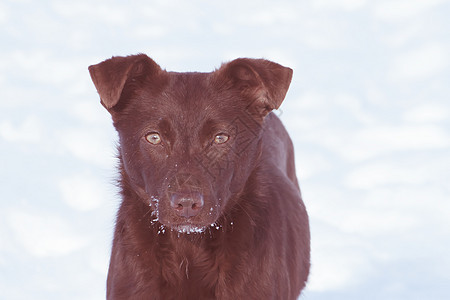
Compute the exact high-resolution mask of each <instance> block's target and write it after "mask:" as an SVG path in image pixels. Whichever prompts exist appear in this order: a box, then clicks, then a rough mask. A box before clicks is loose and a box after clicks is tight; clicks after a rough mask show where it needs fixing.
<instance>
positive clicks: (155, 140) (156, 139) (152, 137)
mask: <svg viewBox="0 0 450 300" xmlns="http://www.w3.org/2000/svg"><path fill="white" fill-rule="evenodd" d="M145 139H146V140H147V142H149V143H150V144H153V145H158V144H159V143H161V137H160V136H159V133H157V132H150V133H149V134H147V135H146V136H145Z"/></svg>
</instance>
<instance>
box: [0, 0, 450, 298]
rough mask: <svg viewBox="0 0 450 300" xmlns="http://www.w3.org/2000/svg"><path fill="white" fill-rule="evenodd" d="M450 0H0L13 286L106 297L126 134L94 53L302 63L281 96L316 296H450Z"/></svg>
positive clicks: (4, 220) (8, 258) (23, 294)
mask: <svg viewBox="0 0 450 300" xmlns="http://www.w3.org/2000/svg"><path fill="white" fill-rule="evenodd" d="M449 15H450V2H449V1H445V0H428V1H425V0H423V1H421V0H380V1H368V0H309V1H307V0H305V1H287V0H285V1H278V2H276V1H241V0H231V1H220V2H217V1H206V0H204V1H200V0H194V1H181V0H178V1H162V0H160V1H128V2H126V1H106V0H105V1H86V0H78V1H58V0H54V1H31V0H20V1H10V0H3V1H2V2H0V46H1V47H0V54H1V55H0V154H1V160H0V164H1V165H0V299H45V300H48V299H103V298H104V293H105V276H106V271H107V265H108V260H109V251H110V241H111V235H112V229H113V220H114V214H115V211H116V208H117V206H118V203H119V199H118V197H117V196H116V190H115V187H114V185H113V184H112V183H113V182H114V179H115V171H114V165H115V160H114V154H115V141H116V135H115V133H114V131H113V128H112V125H111V122H110V119H109V115H108V113H107V112H106V111H105V110H104V109H103V108H102V107H101V105H100V104H99V99H98V96H97V94H96V92H95V89H94V86H93V84H92V83H91V82H90V78H89V74H88V72H87V66H88V65H90V64H94V63H97V62H99V61H101V60H103V59H106V58H109V57H111V56H112V55H126V54H134V53H138V52H144V53H147V54H148V55H149V56H151V57H152V58H154V59H155V60H156V61H157V62H158V63H159V64H160V65H161V66H163V67H165V68H167V69H168V70H175V71H194V70H195V71H211V70H213V69H214V68H215V67H218V66H219V65H220V63H221V62H222V61H225V60H230V59H233V58H236V57H240V56H247V57H265V58H268V59H271V60H273V61H276V62H279V63H281V64H284V65H286V66H290V67H291V68H293V69H294V78H293V81H292V85H291V89H290V91H289V93H288V96H287V99H286V102H285V103H284V104H283V106H282V107H281V110H280V111H279V112H278V114H279V115H281V118H282V120H283V121H284V123H285V124H286V127H287V128H288V130H289V132H290V134H291V136H292V138H293V140H294V143H295V148H296V159H297V169H298V174H299V177H300V183H301V187H302V191H303V197H304V200H305V203H306V205H307V207H308V210H309V214H310V218H311V229H312V272H311V277H310V282H309V285H308V289H307V290H306V291H305V293H304V295H303V296H302V299H311V300H318V299H327V300H328V299H346V300H349V299H355V300H359V299H383V300H388V299H433V300H435V299H448V297H449V295H450V288H449V287H448V283H449V282H450V275H449V270H450V258H449V254H448V253H450V239H449V236H450V221H449V220H450V201H449V200H450V199H449V198H450V197H449V196H450V186H449V183H448V182H449V177H450V96H449V95H450V84H449V82H450V38H449V37H450V35H449V32H450V21H449V18H448V16H449Z"/></svg>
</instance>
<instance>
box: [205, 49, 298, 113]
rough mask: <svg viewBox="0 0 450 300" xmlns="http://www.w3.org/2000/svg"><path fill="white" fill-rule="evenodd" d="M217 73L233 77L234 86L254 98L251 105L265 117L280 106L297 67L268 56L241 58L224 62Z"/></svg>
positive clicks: (248, 98)
mask: <svg viewBox="0 0 450 300" xmlns="http://www.w3.org/2000/svg"><path fill="white" fill-rule="evenodd" d="M214 73H215V76H219V77H221V78H222V79H223V78H226V79H228V82H230V81H231V84H232V85H233V87H234V88H236V89H238V90H239V91H240V93H241V95H242V96H243V97H244V98H245V99H246V100H248V101H250V102H249V105H248V109H249V110H250V111H251V112H252V113H254V114H258V115H260V116H262V117H264V116H266V115H267V114H268V113H269V112H271V111H272V110H273V109H278V108H279V107H280V105H281V103H282V102H283V100H284V97H285V96H286V93H287V91H288V88H289V85H290V83H291V79H292V73H293V71H292V69H290V68H287V67H283V66H282V65H279V64H277V63H274V62H271V61H268V60H265V59H250V58H238V59H235V60H233V61H231V62H229V63H226V64H223V65H222V66H221V67H220V69H219V70H217V71H216V72H214ZM218 82H219V81H216V83H218Z"/></svg>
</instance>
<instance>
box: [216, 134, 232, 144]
mask: <svg viewBox="0 0 450 300" xmlns="http://www.w3.org/2000/svg"><path fill="white" fill-rule="evenodd" d="M229 138H230V136H229V135H227V134H225V133H219V134H218V135H216V136H215V137H214V143H215V144H223V143H226V142H227V141H228V139H229Z"/></svg>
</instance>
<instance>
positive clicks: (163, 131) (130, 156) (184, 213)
mask: <svg viewBox="0 0 450 300" xmlns="http://www.w3.org/2000/svg"><path fill="white" fill-rule="evenodd" d="M89 70H90V73H91V76H92V79H93V81H94V84H95V85H96V88H97V90H98V92H99V94H100V98H101V102H102V104H103V105H104V106H105V107H106V108H107V109H108V111H109V112H110V113H111V115H112V118H113V121H114V126H115V127H116V129H117V131H118V133H119V137H120V147H119V151H120V153H119V155H120V157H121V161H122V166H123V169H122V172H124V174H122V175H123V176H124V177H125V180H127V182H128V184H129V185H131V186H132V188H133V190H135V191H136V193H137V194H138V195H139V196H140V198H141V199H142V200H143V201H144V202H145V203H146V204H147V205H149V206H151V209H152V215H153V217H154V221H158V222H159V223H161V224H162V225H165V226H167V227H169V228H171V229H174V230H177V231H179V232H186V233H190V232H201V231H203V230H204V229H205V228H206V227H208V226H210V225H212V224H214V223H215V222H216V221H217V220H218V218H219V217H220V216H221V215H223V214H226V212H227V210H228V209H229V208H230V207H231V206H233V201H237V197H238V195H239V194H240V192H242V190H243V188H244V185H245V183H246V181H247V179H248V177H249V176H250V173H251V172H252V170H253V169H254V167H255V164H256V161H257V158H258V155H259V150H260V147H259V146H260V145H259V143H260V136H261V130H262V124H263V122H264V117H265V116H266V115H267V114H268V113H269V112H270V111H271V110H272V109H275V108H278V107H279V105H280V104H281V102H282V100H283V99H284V96H285V94H286V92H287V89H288V87H289V83H290V80H291V77H292V70H290V69H289V68H285V67H282V66H280V65H278V64H275V63H272V62H269V61H266V60H254V59H237V60H234V61H232V62H230V63H227V64H224V65H223V66H222V67H221V68H220V69H218V70H216V71H215V72H211V73H174V72H166V71H163V70H161V68H160V67H159V66H158V65H157V64H156V63H155V62H154V61H153V60H151V59H150V58H148V57H147V56H145V55H135V56H128V57H113V58H112V59H109V60H106V61H104V62H102V63H100V64H98V65H94V66H91V67H90V68H89Z"/></svg>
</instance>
